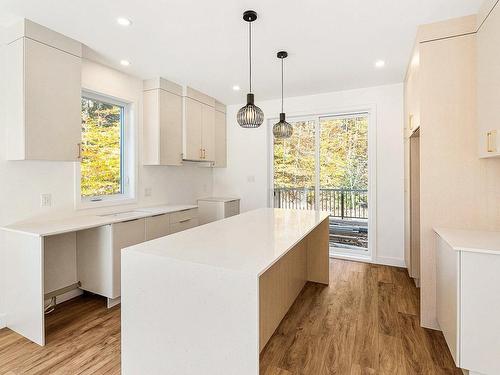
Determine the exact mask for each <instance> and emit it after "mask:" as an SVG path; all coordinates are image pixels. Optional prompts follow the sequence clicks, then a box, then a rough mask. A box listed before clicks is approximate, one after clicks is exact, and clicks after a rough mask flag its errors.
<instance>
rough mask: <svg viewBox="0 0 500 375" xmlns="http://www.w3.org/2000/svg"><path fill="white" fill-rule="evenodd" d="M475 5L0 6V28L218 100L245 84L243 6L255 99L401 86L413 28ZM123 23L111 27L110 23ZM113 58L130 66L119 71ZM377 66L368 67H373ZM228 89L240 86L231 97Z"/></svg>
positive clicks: (322, 1)
mask: <svg viewBox="0 0 500 375" xmlns="http://www.w3.org/2000/svg"><path fill="white" fill-rule="evenodd" d="M481 2H482V0H308V1H305V0H254V1H248V0H213V1H206V0H143V1H138V0H85V1H68V0H0V24H2V25H8V24H10V23H12V22H13V21H15V20H17V19H19V18H20V17H26V18H29V19H31V20H33V21H35V22H38V23H40V24H42V25H44V26H47V27H49V28H51V29H53V30H56V31H58V32H61V33H63V34H65V35H68V36H70V37H72V38H74V39H77V40H80V41H81V42H83V43H84V44H86V45H87V46H89V47H90V48H91V49H92V50H94V51H95V55H96V56H97V58H98V59H99V60H100V61H101V62H104V63H106V64H108V65H112V66H114V67H116V68H117V69H120V70H122V71H126V72H130V73H131V74H134V75H137V76H139V77H141V78H151V77H155V76H162V77H165V78H167V79H170V80H173V81H175V82H178V83H180V84H188V85H190V86H192V87H194V88H196V89H199V90H201V91H203V92H205V93H207V94H209V95H212V96H214V97H216V98H217V99H219V100H221V101H223V102H225V103H227V104H234V103H241V102H243V101H244V100H245V94H246V91H247V87H248V26H247V24H246V22H244V21H243V20H242V13H243V11H244V10H246V9H254V10H256V11H257V12H258V14H259V19H258V20H257V21H256V22H254V24H253V47H254V51H253V54H254V62H253V67H254V70H253V77H254V82H253V89H254V90H253V91H254V92H255V95H256V100H257V101H259V100H263V99H271V98H278V97H279V96H280V63H279V61H278V59H277V58H276V52H277V51H279V50H283V49H284V50H286V51H288V52H289V57H288V58H287V59H286V60H285V96H298V95H307V94H314V93H321V92H329V91H338V90H344V89H351V88H360V87H369V86H376V85H384V84H390V83H397V82H402V80H403V77H404V72H405V70H406V65H407V63H408V60H409V56H410V52H411V49H412V45H413V41H414V38H415V33H416V28H417V26H418V25H420V24H424V23H429V22H434V21H439V20H444V19H448V18H453V17H457V16H463V15H468V14H472V13H475V12H476V11H477V10H478V9H479V6H480V4H481ZM120 16H123V17H127V18H129V19H131V20H132V22H133V24H132V26H130V27H122V26H119V25H118V24H117V22H116V18H117V17H120ZM121 59H126V60H129V61H130V62H131V65H130V66H128V67H123V66H121V65H120V64H119V61H120V60H121ZM378 59H382V60H385V62H386V65H385V67H384V68H382V69H376V68H375V67H374V63H375V61H376V60H378ZM233 85H239V86H241V88H242V90H241V91H239V92H235V91H233V89H232V87H233Z"/></svg>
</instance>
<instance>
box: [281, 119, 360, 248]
mask: <svg viewBox="0 0 500 375" xmlns="http://www.w3.org/2000/svg"><path fill="white" fill-rule="evenodd" d="M292 120H293V119H292ZM290 123H291V124H292V126H293V128H294V133H293V136H292V137H291V138H289V139H286V140H276V139H274V138H273V150H272V155H273V162H272V168H271V169H272V181H273V186H272V203H273V206H274V207H278V208H292V209H305V210H313V209H320V210H325V211H329V212H330V251H331V254H332V255H334V254H347V255H352V254H358V255H364V254H367V251H368V212H369V210H368V197H369V194H368V186H369V181H368V179H369V174H368V169H369V163H368V126H369V124H368V123H369V115H368V113H353V114H343V115H338V116H324V117H322V116H316V117H311V118H301V119H297V120H296V121H290Z"/></svg>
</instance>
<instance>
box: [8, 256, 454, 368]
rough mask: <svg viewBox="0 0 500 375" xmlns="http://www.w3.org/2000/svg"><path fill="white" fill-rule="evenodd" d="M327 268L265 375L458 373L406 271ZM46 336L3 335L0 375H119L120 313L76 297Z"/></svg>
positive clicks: (279, 338)
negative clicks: (426, 323)
mask: <svg viewBox="0 0 500 375" xmlns="http://www.w3.org/2000/svg"><path fill="white" fill-rule="evenodd" d="M330 267H331V276H330V277H331V282H330V286H329V287H325V286H320V285H317V284H312V283H308V284H307V285H306V286H305V288H304V289H303V290H302V292H301V294H300V295H299V297H298V299H297V301H296V302H295V303H294V304H293V306H292V308H291V309H290V311H289V312H288V314H287V315H286V316H285V318H284V319H283V321H282V322H281V324H280V326H279V327H278V329H277V330H276V332H275V333H274V335H273V336H272V337H271V340H270V341H269V343H268V344H267V346H266V348H265V349H264V350H263V352H262V353H261V374H265V375H291V374H293V375H298V374H310V375H327V374H339V375H354V374H391V375H392V374H409V375H410V374H411V375H413V374H433V375H434V374H457V375H459V374H461V372H460V370H458V369H456V368H455V367H454V365H453V360H452V358H451V356H450V353H449V351H448V348H447V347H446V343H445V341H444V338H443V335H442V334H441V333H440V332H438V331H432V330H427V329H423V328H421V327H420V326H419V298H418V291H417V289H416V288H415V286H414V285H413V283H412V281H411V280H410V279H409V277H408V276H407V273H406V270H404V269H400V268H394V267H387V266H379V265H372V264H365V263H355V262H348V261H342V260H331V262H330ZM166 334H168V333H166ZM47 335H48V336H47V345H46V346H45V347H40V346H38V345H36V344H34V343H32V342H30V341H28V340H27V339H25V338H23V337H21V336H19V335H18V334H16V333H14V332H12V331H11V330H9V329H2V330H0V374H8V375H20V374H23V375H35V374H39V375H42V374H44V375H45V374H65V375H78V374H119V373H120V307H119V306H117V307H114V308H112V309H109V310H108V309H106V302H105V299H103V298H100V297H96V296H91V295H84V296H82V297H79V298H76V299H74V300H72V301H69V302H67V303H64V304H62V305H60V306H59V307H58V308H57V309H56V311H55V312H54V313H52V314H50V315H49V316H48V317H47ZM151 345H154V343H151ZM165 355H168V353H165ZM193 360H195V359H193ZM138 375H140V374H138Z"/></svg>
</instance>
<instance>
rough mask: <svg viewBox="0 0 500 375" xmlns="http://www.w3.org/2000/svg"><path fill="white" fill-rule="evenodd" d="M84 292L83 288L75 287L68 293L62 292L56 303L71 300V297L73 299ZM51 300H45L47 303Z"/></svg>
mask: <svg viewBox="0 0 500 375" xmlns="http://www.w3.org/2000/svg"><path fill="white" fill-rule="evenodd" d="M82 294H83V290H81V289H73V290H70V291H69V292H67V293H64V294H61V295H60V296H57V297H56V303H57V304H60V303H63V302H66V301H69V300H70V299H73V298H75V297H78V296H81V295H82ZM49 302H50V301H45V303H46V304H47V303H49Z"/></svg>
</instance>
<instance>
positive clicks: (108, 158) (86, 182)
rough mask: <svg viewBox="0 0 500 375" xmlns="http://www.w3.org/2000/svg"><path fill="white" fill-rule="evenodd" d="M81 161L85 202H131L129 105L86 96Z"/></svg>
mask: <svg viewBox="0 0 500 375" xmlns="http://www.w3.org/2000/svg"><path fill="white" fill-rule="evenodd" d="M81 102H82V150H81V151H82V153H81V156H82V159H81V163H80V173H79V181H78V182H79V185H80V189H79V190H80V197H81V201H82V202H100V201H105V200H113V199H114V200H116V199H124V198H131V194H130V193H131V191H130V190H131V189H129V186H130V175H129V170H130V168H128V165H129V163H128V162H127V160H128V159H129V155H127V151H128V150H130V149H131V148H130V147H127V146H129V145H127V138H128V137H127V129H126V128H127V123H128V121H127V120H128V119H127V117H128V115H129V113H128V112H129V111H128V110H127V108H128V104H127V103H122V102H119V101H116V100H114V99H111V98H106V97H101V96H98V95H95V94H91V93H84V94H83V95H82V98H81Z"/></svg>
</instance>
